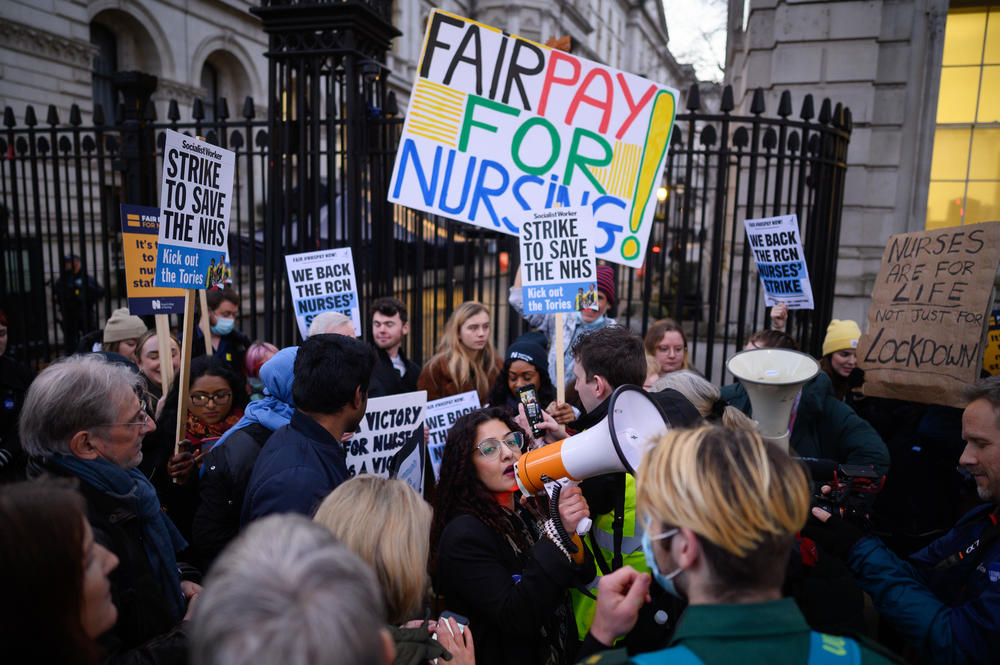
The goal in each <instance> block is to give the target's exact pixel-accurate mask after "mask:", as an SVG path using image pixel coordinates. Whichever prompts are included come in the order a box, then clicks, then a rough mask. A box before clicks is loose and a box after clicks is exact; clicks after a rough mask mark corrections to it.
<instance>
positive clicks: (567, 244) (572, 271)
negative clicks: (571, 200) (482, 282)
mask: <svg viewBox="0 0 1000 665" xmlns="http://www.w3.org/2000/svg"><path fill="white" fill-rule="evenodd" d="M593 229H594V220H593V217H592V216H591V214H590V209H589V208H554V209H552V210H540V211H538V212H532V213H530V214H529V215H528V216H527V217H526V218H524V221H522V222H521V235H520V244H521V276H522V279H523V284H524V313H525V314H548V313H554V312H576V311H579V310H581V309H583V308H584V307H589V306H591V305H595V306H596V304H597V298H596V294H597V291H596V288H597V264H596V262H595V261H594V246H593V244H592V243H591V240H590V239H591V238H593Z"/></svg>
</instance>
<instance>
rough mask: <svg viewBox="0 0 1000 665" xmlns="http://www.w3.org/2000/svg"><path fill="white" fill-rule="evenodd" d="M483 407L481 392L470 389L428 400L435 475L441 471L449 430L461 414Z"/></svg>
mask: <svg viewBox="0 0 1000 665" xmlns="http://www.w3.org/2000/svg"><path fill="white" fill-rule="evenodd" d="M480 408H482V404H480V403H479V393H477V392H476V391H475V390H470V391H469V392H467V393H461V394H459V395H452V396H450V397H442V398H441V399H436V400H434V401H432V402H427V428H428V429H429V430H430V432H431V439H430V443H429V444H428V446H427V448H428V450H429V451H430V454H431V465H432V466H433V467H434V477H435V478H437V477H438V476H439V475H440V473H441V457H442V456H443V455H444V442H445V440H446V439H447V438H448V431H449V430H450V429H451V426H452V425H454V424H455V421H456V420H458V417H459V416H462V415H465V414H466V413H469V412H470V411H475V410H476V409H480Z"/></svg>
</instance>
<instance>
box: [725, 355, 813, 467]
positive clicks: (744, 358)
mask: <svg viewBox="0 0 1000 665" xmlns="http://www.w3.org/2000/svg"><path fill="white" fill-rule="evenodd" d="M726 367H727V368H728V369H729V371H730V372H731V373H732V375H733V376H735V377H736V378H737V379H739V381H740V383H742V384H743V387H744V388H745V389H746V391H747V396H748V397H749V398H750V407H751V409H752V410H753V419H754V420H755V421H756V422H757V430H758V431H759V432H760V435H761V438H763V439H765V440H767V441H770V442H771V443H775V444H777V445H779V446H781V447H782V449H783V450H785V451H786V452H787V451H788V440H789V436H788V434H789V433H788V419H789V417H791V415H792V407H793V406H795V397H796V395H798V394H799V390H801V389H802V386H804V385H805V384H806V383H808V382H809V381H811V380H812V378H813V377H815V376H816V374H818V373H819V363H818V362H816V360H815V359H814V358H813V357H812V356H809V355H806V354H805V353H800V352H798V351H791V350H789V349H751V350H749V351H740V352H739V353H737V354H736V355H735V356H733V357H732V358H730V359H729V362H727V363H726Z"/></svg>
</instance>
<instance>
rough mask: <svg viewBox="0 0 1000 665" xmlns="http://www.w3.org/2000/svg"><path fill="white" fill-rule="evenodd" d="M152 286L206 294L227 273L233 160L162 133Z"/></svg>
mask: <svg viewBox="0 0 1000 665" xmlns="http://www.w3.org/2000/svg"><path fill="white" fill-rule="evenodd" d="M165 132H166V143H165V145H164V147H163V179H162V182H161V185H160V234H159V247H158V251H157V258H156V286H167V287H176V288H181V289H206V288H209V287H211V286H213V285H215V284H217V283H219V282H221V281H222V280H223V279H224V278H225V276H226V274H227V272H228V270H229V269H228V266H226V262H227V259H228V250H227V242H226V240H227V237H228V230H229V214H230V197H231V196H232V191H233V172H234V170H235V168H236V155H235V153H233V152H232V151H231V150H226V149H224V148H219V147H218V146H214V145H211V144H209V143H205V142H204V141H199V140H197V139H192V138H191V137H189V136H185V135H184V134H181V133H179V132H175V131H173V130H170V129H167V130H165Z"/></svg>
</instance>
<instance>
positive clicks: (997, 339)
mask: <svg viewBox="0 0 1000 665" xmlns="http://www.w3.org/2000/svg"><path fill="white" fill-rule="evenodd" d="M983 369H985V370H986V371H987V372H989V373H990V374H991V375H997V374H1000V309H995V310H993V313H992V314H990V323H989V325H988V326H987V328H986V351H985V353H983Z"/></svg>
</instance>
